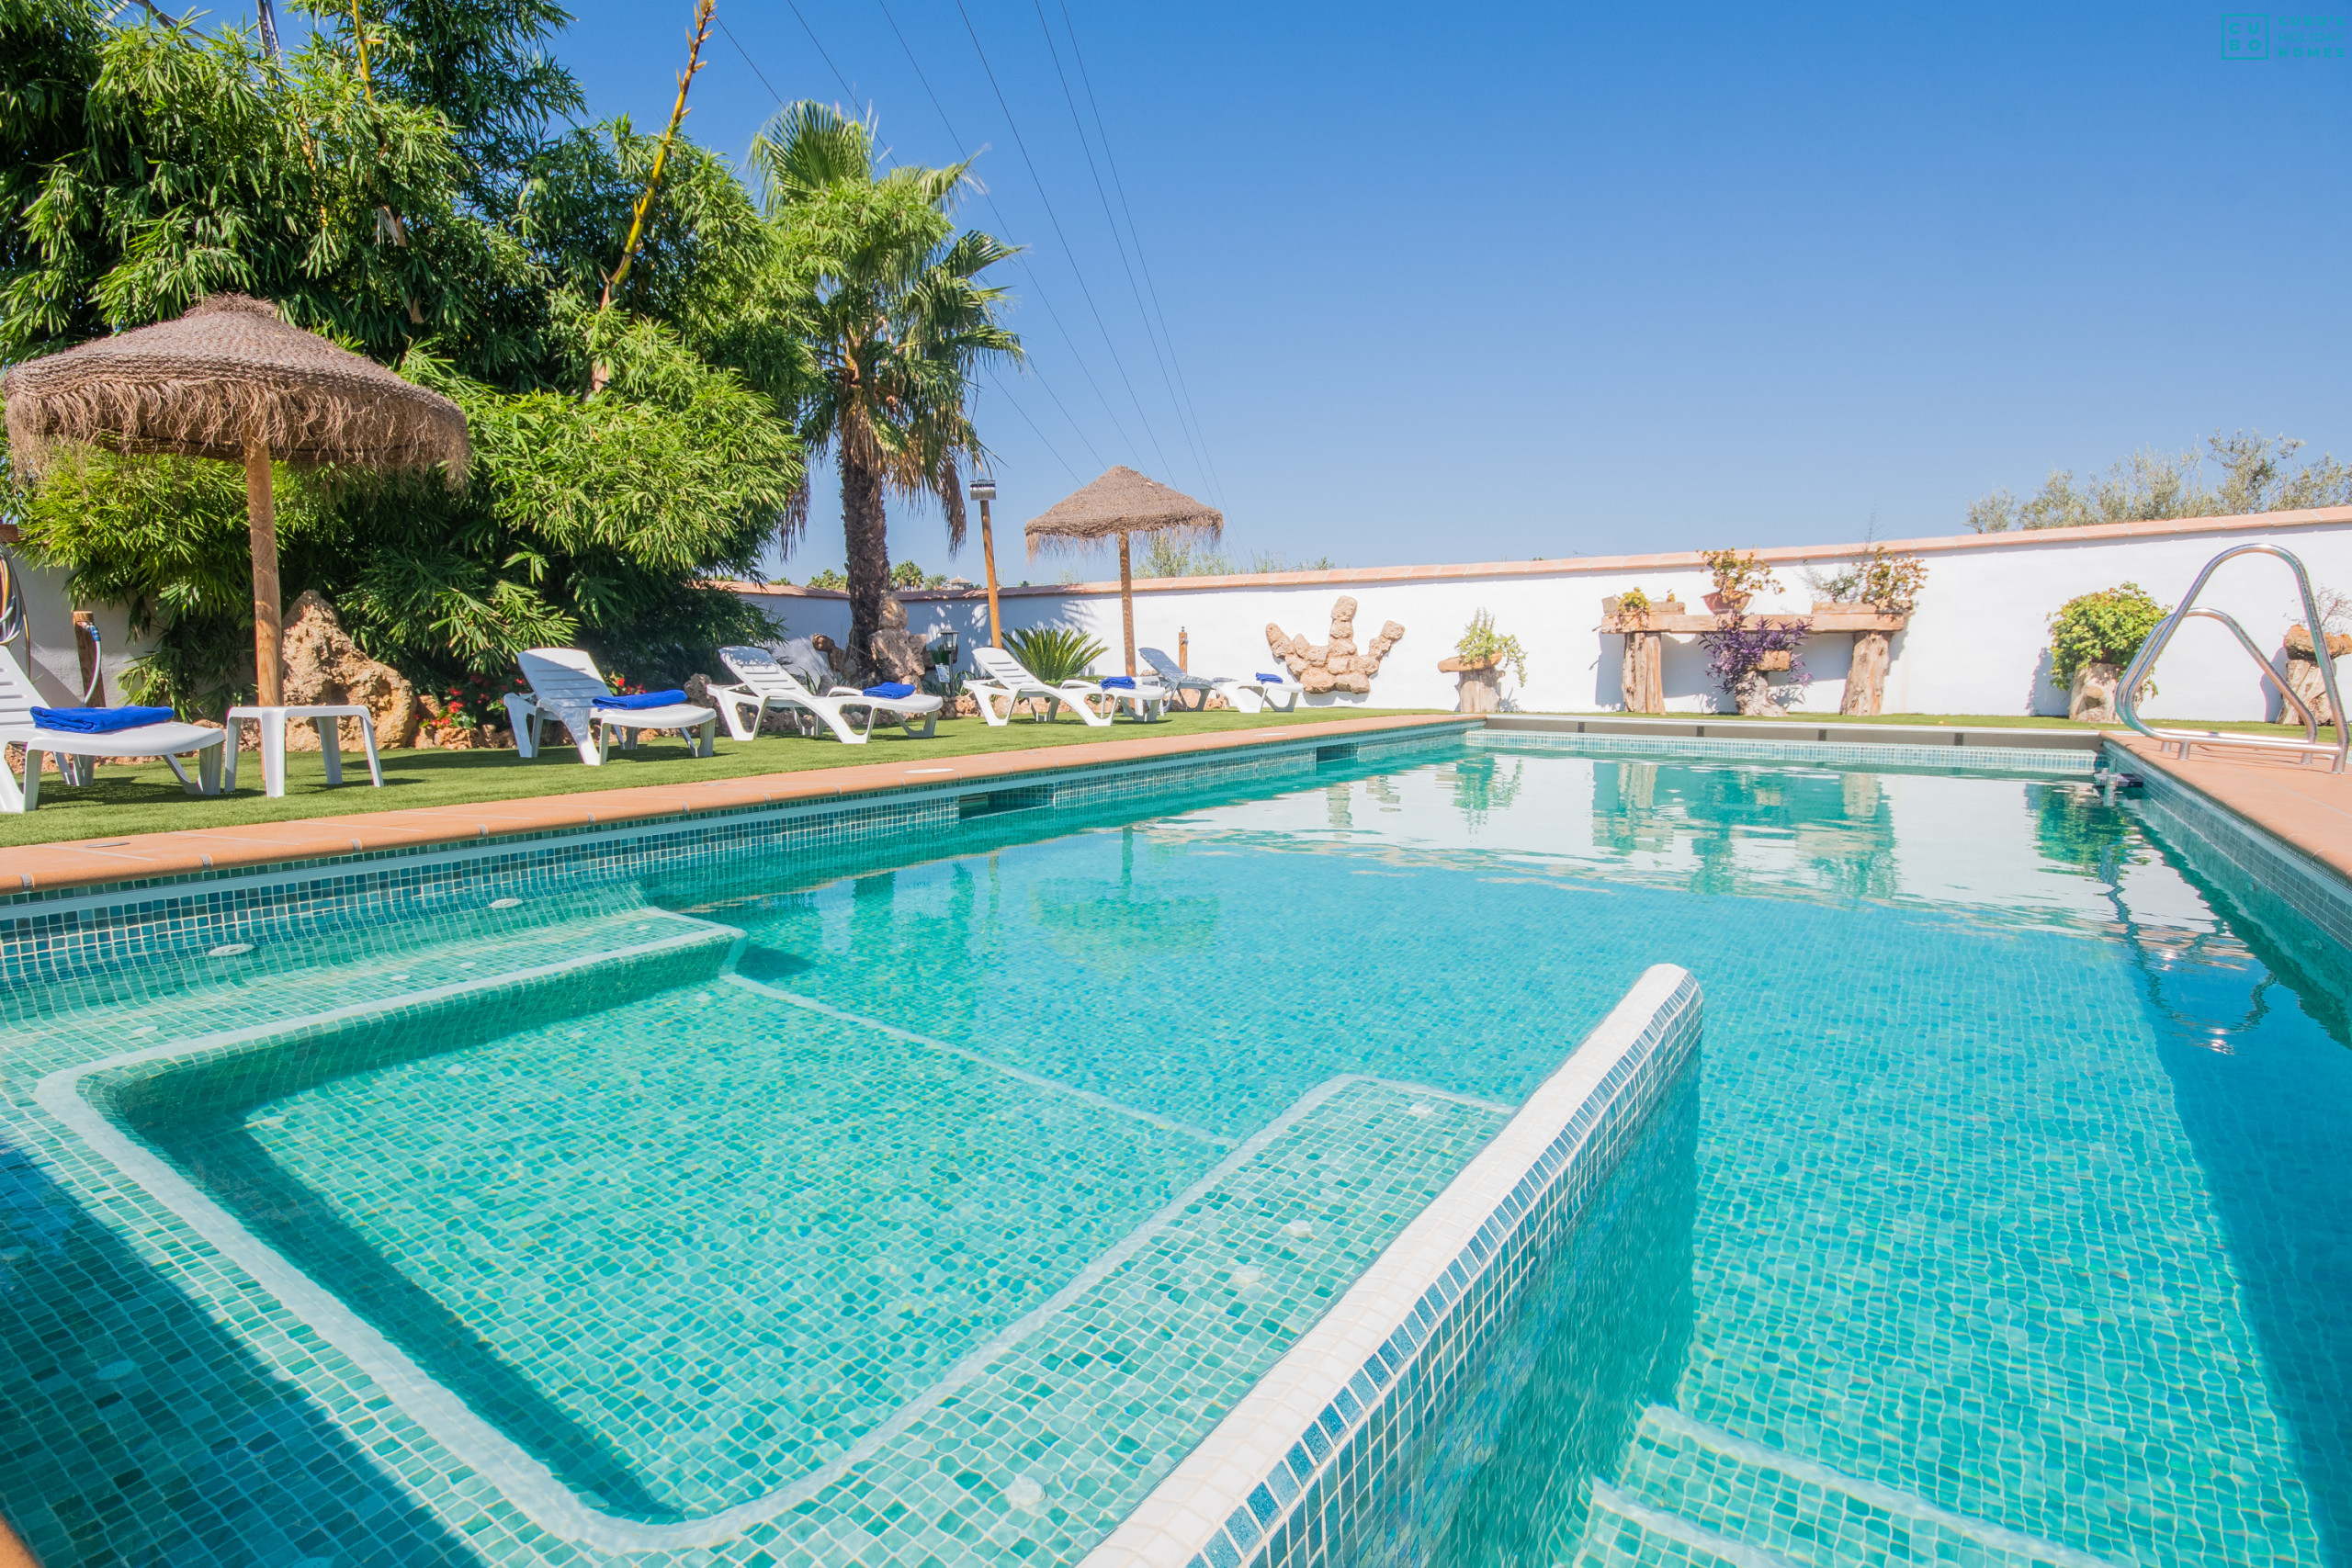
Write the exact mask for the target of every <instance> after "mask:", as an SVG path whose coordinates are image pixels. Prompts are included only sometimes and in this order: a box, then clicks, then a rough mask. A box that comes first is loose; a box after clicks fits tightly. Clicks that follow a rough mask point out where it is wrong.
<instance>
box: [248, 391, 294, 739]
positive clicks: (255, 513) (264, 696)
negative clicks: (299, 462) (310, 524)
mask: <svg viewBox="0 0 2352 1568" xmlns="http://www.w3.org/2000/svg"><path fill="white" fill-rule="evenodd" d="M245 524H246V526H247V527H248V528H250V529H251V530H252V533H253V546H254V688H255V690H254V700H255V701H256V702H258V703H259V704H260V705H262V706H263V707H266V708H274V707H277V706H279V705H282V704H283V703H284V702H285V700H286V676H285V668H286V667H285V658H284V643H285V636H284V628H283V627H282V626H280V625H279V623H278V618H277V511H276V509H275V507H274V506H273V505H272V503H271V500H270V494H269V444H268V443H267V442H266V441H263V440H262V439H261V438H260V437H259V436H254V437H250V438H248V439H247V440H246V442H245Z"/></svg>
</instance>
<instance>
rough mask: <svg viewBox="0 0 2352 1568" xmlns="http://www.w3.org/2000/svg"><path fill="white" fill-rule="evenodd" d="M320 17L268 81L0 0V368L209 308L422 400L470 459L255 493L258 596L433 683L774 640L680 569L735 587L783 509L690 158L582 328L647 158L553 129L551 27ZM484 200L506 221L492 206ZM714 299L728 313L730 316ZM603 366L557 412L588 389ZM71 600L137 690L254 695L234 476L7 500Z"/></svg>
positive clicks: (89, 477) (88, 466)
mask: <svg viewBox="0 0 2352 1568" xmlns="http://www.w3.org/2000/svg"><path fill="white" fill-rule="evenodd" d="M359 15H360V17H361V25H363V26H364V27H365V28H366V32H365V34H364V38H365V42H366V46H367V50H368V69H367V70H366V71H365V72H364V73H363V72H362V70H361V68H360V65H359V43H360V40H361V37H362V35H359V34H356V33H354V32H353V31H352V30H351V28H352V24H351V23H350V21H349V19H348V14H347V13H337V12H334V11H330V10H323V9H322V11H321V13H320V17H321V22H322V30H321V31H320V32H319V33H318V34H317V35H316V36H315V37H314V39H313V40H312V41H311V44H310V45H308V46H306V48H305V49H303V50H302V51H298V52H296V53H294V54H291V55H288V56H287V57H286V58H285V59H284V60H282V61H273V60H270V59H268V58H266V57H265V55H264V54H263V53H262V51H260V50H259V49H258V48H257V47H256V46H255V45H254V44H253V43H252V42H251V40H250V39H247V38H246V37H245V35H243V34H242V33H238V32H235V31H229V32H223V33H219V34H215V35H210V36H206V35H201V34H198V33H196V32H194V31H192V30H187V29H181V28H172V27H166V26H161V25H141V26H134V27H125V28H115V27H112V26H109V25H108V24H107V23H105V22H104V21H102V20H101V19H100V18H99V16H98V13H97V12H96V11H95V10H94V9H93V8H92V7H90V6H88V5H86V4H82V3H80V0H0V117H12V118H8V121H7V122H8V123H9V124H11V125H12V127H14V128H16V129H17V130H19V131H20V132H21V134H22V137H23V140H24V143H25V145H27V146H28V147H29V148H31V149H32V150H33V152H32V156H33V157H34V158H37V159H38V161H37V162H22V161H20V162H17V163H13V164H8V165H7V166H6V170H5V171H0V178H5V179H6V180H7V181H9V182H11V184H10V185H9V186H8V188H9V190H10V191H11V193H12V194H13V195H15V196H16V197H18V198H19V199H17V201H16V202H15V204H14V205H12V207H11V208H10V209H8V210H6V212H0V262H5V264H6V265H5V267H0V357H6V358H15V357H19V356H23V355H29V354H35V353H41V352H47V351H49V350H51V349H53V348H55V347H59V346H62V345H63V344H67V343H71V342H74V341H79V340H80V339H81V338H84V337H87V336H90V335H94V334H95V333H99V332H103V331H107V330H112V329H118V328H123V327H130V326H136V325H140V324H143V323H144V322H146V321H154V320H159V319H164V318H167V317H170V316H172V315H175V314H177V313H178V312H179V311H181V310H184V309H186V307H187V305H188V304H190V303H193V302H194V301H195V300H196V299H199V298H201V297H202V296H203V295H204V294H206V293H209V292H211V291H213V290H216V289H220V288H241V289H244V290H247V291H250V292H254V293H256V294H259V295H262V296H263V297H266V298H269V299H274V300H275V301H276V302H277V304H278V306H279V308H280V310H282V311H283V312H284V313H285V314H286V315H287V316H288V319H290V320H293V321H297V322H299V323H300V324H302V325H305V326H308V327H311V329H313V330H316V331H321V332H324V333H328V334H330V335H332V336H334V337H336V338H338V339H340V340H341V341H343V342H345V344H349V345H350V346H353V347H355V348H356V349H359V350H360V351H362V352H365V353H367V354H369V355H372V356H374V357H376V358H378V359H379V360H381V361H383V362H384V363H386V364H388V365H390V366H392V367H394V368H396V369H399V370H401V372H402V373H403V374H406V375H408V376H410V377H411V378H413V379H416V380H419V381H422V382H424V383H426V384H428V385H432V386H435V387H438V388H439V389H442V390H444V391H446V392H447V393H448V394H449V395H450V396H451V397H453V398H455V399H456V400H458V403H459V404H460V405H461V406H462V407H463V408H464V409H465V410H466V412H467V417H468V421H469V425H470V427H471V430H472V436H473V445H474V451H475V463H474V468H473V473H472V476H471V482H470V483H469V485H468V486H467V488H466V489H465V490H464V491H462V492H457V491H450V490H448V489H447V488H446V487H444V486H442V485H441V484H440V483H439V482H438V481H437V480H433V479H385V478H382V477H379V476H374V475H368V474H353V473H335V474H321V475H311V476H301V475H292V474H285V475H281V476H280V480H279V487H280V488H279V493H280V495H281V497H282V498H283V499H282V500H281V502H280V532H281V554H282V560H281V577H282V580H283V582H284V586H285V592H286V593H287V595H288V598H289V599H290V598H291V597H292V596H293V595H294V594H296V593H298V592H300V591H301V590H303V589H305V588H316V589H319V590H320V591H322V592H324V593H326V594H327V596H328V597H329V598H330V599H331V600H333V601H334V603H335V604H337V606H338V607H339V608H340V609H341V610H342V612H343V614H344V616H345V622H346V624H347V625H348V626H350V627H351V629H352V630H353V632H354V634H355V635H356V637H358V638H359V639H360V640H361V641H362V643H363V644H364V645H366V646H367V647H368V648H369V649H370V650H371V651H373V652H374V653H376V654H377V656H378V657H380V658H385V659H387V660H390V661H392V662H394V663H396V664H398V665H400V666H401V668H402V669H404V670H406V671H409V672H410V673H411V674H412V675H414V676H417V677H419V678H420V679H429V680H431V681H433V682H434V683H435V684H440V683H442V682H444V681H445V680H448V679H455V678H456V677H457V676H458V674H459V673H462V672H466V671H478V672H492V671H500V670H503V669H504V668H505V667H506V665H507V664H508V662H509V661H510V660H511V659H512V657H513V654H514V652H515V650H516V649H521V648H525V647H529V646H533V645H535V644H540V643H549V642H569V641H573V640H579V641H582V642H584V643H586V644H588V645H589V646H591V647H593V648H595V649H597V651H598V652H599V653H600V655H602V656H605V657H607V658H618V659H625V660H627V661H628V665H629V667H630V668H631V669H632V670H639V671H646V672H648V673H649V674H671V675H683V674H684V673H685V672H687V671H689V670H690V669H692V668H693V667H694V665H695V663H696V662H698V661H701V660H705V659H706V658H707V653H708V650H709V649H710V648H711V647H712V646H713V645H715V644H717V643H719V642H723V641H730V640H746V639H752V638H756V637H759V636H761V635H764V634H766V633H768V632H770V631H772V630H773V629H774V627H773V624H772V623H770V622H769V621H768V620H767V619H766V618H765V617H764V616H763V615H759V614H758V613H757V612H755V611H753V610H751V609H750V608H749V607H747V606H746V605H744V604H742V602H741V601H740V600H738V599H736V598H735V597H734V596H732V595H731V594H729V593H726V592H723V591H720V590H716V589H711V588H706V587H703V586H702V585H701V584H702V581H703V580H704V579H706V578H711V577H723V576H739V575H742V574H744V573H747V572H749V571H751V570H753V568H754V567H755V565H756V561H757V558H758V556H759V553H760V551H761V548H762V547H763V545H764V543H765V541H766V540H767V539H769V538H771V537H773V536H774V535H775V530H776V527H777V522H778V518H779V517H780V515H781V514H782V513H783V511H784V509H785V507H786V502H787V501H788V499H789V498H790V497H791V495H792V494H793V493H794V492H795V491H796V489H797V487H798V485H799V483H800V479H801V469H800V467H799V460H798V456H797V438H796V436H795V434H794V431H793V426H792V423H791V421H790V419H789V418H788V417H787V416H788V412H789V410H790V407H791V400H792V398H793V396H794V395H795V394H796V389H797V386H798V380H797V377H798V375H799V370H798V367H799V366H800V365H801V364H802V363H804V362H805V357H806V356H805V355H801V356H800V357H798V358H796V357H795V355H794V352H793V346H792V344H791V342H790V340H789V338H788V337H787V336H786V334H785V332H784V327H785V325H786V324H787V323H784V322H782V321H780V319H779V318H778V317H777V316H776V315H775V313H774V312H773V311H763V310H757V309H754V308H753V305H754V303H755V301H754V296H755V295H756V293H757V288H756V287H755V286H757V285H759V284H761V283H762V282H763V280H765V279H768V278H769V277H770V276H772V275H773V271H774V267H773V259H774V255H775V250H776V243H775V231H774V230H773V229H772V228H771V226H770V225H769V224H768V223H767V221H766V220H764V218H763V216H762V214H761V213H760V211H759V209H758V208H757V207H756V205H755V204H754V203H753V202H752V198H751V196H750V194H749V193H748V192H747V191H746V190H745V189H744V188H743V187H742V186H741V182H740V181H737V180H736V179H735V178H734V177H733V175H731V174H730V173H729V172H728V171H727V170H726V168H725V167H724V165H723V164H720V163H719V161H718V160H717V159H715V158H713V157H711V156H710V155H709V154H708V153H707V152H703V151H702V150H700V149H686V148H681V149H679V150H678V151H676V152H673V159H672V164H671V170H670V173H669V174H668V175H665V177H664V180H663V184H662V200H661V201H660V202H659V203H658V204H657V206H656V209H655V213H654V218H653V221H652V223H651V226H650V233H649V237H648V243H647V248H646V250H645V253H644V254H643V255H642V256H641V257H640V261H639V265H638V266H637V268H636V269H635V270H634V271H633V272H632V274H631V280H630V285H631V286H630V288H629V289H628V291H627V292H626V293H625V295H624V297H623V298H622V299H620V300H619V301H618V302H617V304H616V308H615V309H614V310H611V311H608V312H605V313H602V314H599V313H597V312H596V311H594V309H593V305H594V299H595V297H596V294H597V292H598V290H599V288H600V286H601V278H600V276H599V275H598V267H599V265H610V264H611V261H612V260H613V259H614V258H615V257H616V255H617V252H618V247H619V243H620V231H621V229H622V227H623V226H624V225H625V223H626V220H627V217H628V206H629V202H630V200H631V199H633V197H634V195H635V192H636V190H637V189H638V188H639V186H638V184H637V183H636V182H639V181H640V180H641V177H642V172H643V169H644V166H645V164H646V163H647V162H648V161H649V160H650V139H649V138H640V137H637V136H635V135H634V134H633V133H632V132H631V131H630V130H629V129H628V125H627V124H626V122H616V123H615V124H612V125H607V126H600V127H594V128H587V129H583V130H571V131H567V132H565V133H564V134H562V135H561V136H559V137H556V138H554V139H553V140H547V139H545V138H544V137H543V135H542V130H543V128H544V126H545V124H546V123H547V121H548V117H549V116H550V115H552V114H554V113H557V112H560V111H565V110H568V109H569V108H571V107H575V106H576V104H577V90H576V88H574V87H572V86H571V80H570V78H569V77H568V76H567V75H564V74H563V73H561V72H560V69H558V68H556V67H554V66H552V65H551V64H549V63H548V62H546V61H545V60H544V57H543V55H541V54H540V53H539V52H537V42H538V39H539V38H540V36H541V34H542V33H544V31H545V30H546V28H548V27H550V26H552V25H553V23H554V22H556V21H560V19H561V14H560V12H557V11H555V10H553V9H552V8H551V7H548V6H537V5H535V4H529V3H516V4H508V3H507V0H413V3H411V0H402V3H400V4H392V5H377V6H372V8H371V7H369V6H363V9H362V11H361V12H360V13H359ZM502 204H503V205H502ZM730 309H731V310H732V312H733V313H732V314H730ZM592 362H603V363H605V364H607V365H609V366H610V367H613V370H614V379H613V382H612V385H611V386H610V387H609V388H608V389H607V391H606V393H605V395H604V396H600V397H599V398H597V399H595V400H593V401H592V402H588V403H582V401H581V400H579V398H578V392H579V389H581V388H582V387H584V386H585V384H586V381H587V376H588V367H589V365H590V364H591V363H592ZM24 511H25V514H26V522H27V528H28V543H29V545H30V546H31V547H32V549H33V550H34V552H35V553H36V554H37V555H39V556H40V557H41V558H46V559H49V560H51V561H55V562H59V563H62V564H64V565H67V566H70V567H71V568H72V569H73V570H74V576H75V584H76V591H77V592H80V593H82V594H84V595H85V596H86V597H89V598H92V599H98V600H106V601H110V602H119V603H124V604H130V606H131V607H132V609H133V613H134V617H135V619H136V621H137V623H138V624H139V625H140V626H141V628H142V630H144V631H145V632H147V633H149V634H150V635H153V636H154V637H156V638H158V648H157V651H156V653H155V655H154V657H153V660H151V661H150V671H149V675H150V689H151V690H152V691H154V692H156V693H158V694H164V695H167V696H169V697H170V698H171V699H172V700H174V701H176V702H181V703H184V704H187V705H190V706H192V707H196V706H205V707H216V708H217V706H218V705H219V704H220V701H221V699H222V698H223V697H225V696H226V695H228V694H232V693H233V692H236V691H240V690H244V689H249V688H250V683H251V680H252V670H251V662H250V656H249V655H247V654H243V653H242V652H241V651H240V650H241V649H243V647H244V646H245V645H246V644H247V643H248V642H249V640H250V639H249V637H245V636H243V628H245V627H247V626H249V625H250V617H251V604H250V594H249V592H248V587H247V584H248V572H249V567H248V564H247V560H246V554H245V543H244V525H243V492H242V486H241V483H240V481H239V479H238V476H237V473H236V471H235V469H234V468H232V467H230V466H228V465H220V464H203V463H156V462H150V461H139V462H116V461H113V460H110V459H107V458H105V457H97V456H93V457H91V458H90V459H89V460H88V461H87V462H85V463H83V464H81V465H79V466H78V467H75V468H73V469H72V470H71V471H70V472H61V473H60V474H58V475H57V476H55V477H54V478H52V479H50V480H46V481H44V483H43V484H42V485H41V486H40V489H39V490H38V491H36V492H34V493H33V494H32V495H30V496H29V497H28V498H27V499H26V501H25V502H24Z"/></svg>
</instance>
